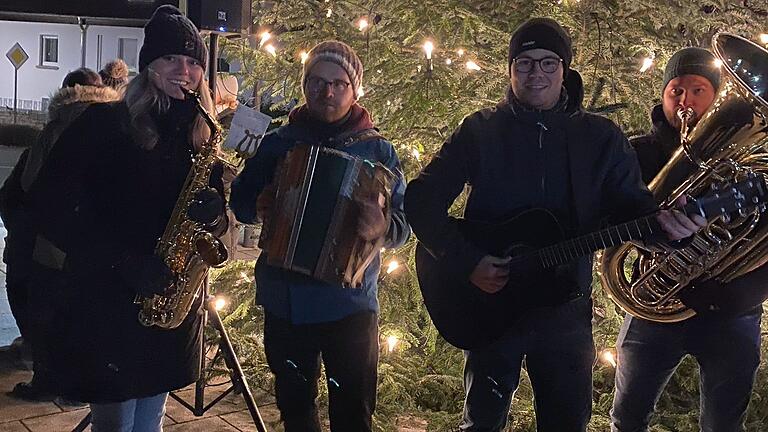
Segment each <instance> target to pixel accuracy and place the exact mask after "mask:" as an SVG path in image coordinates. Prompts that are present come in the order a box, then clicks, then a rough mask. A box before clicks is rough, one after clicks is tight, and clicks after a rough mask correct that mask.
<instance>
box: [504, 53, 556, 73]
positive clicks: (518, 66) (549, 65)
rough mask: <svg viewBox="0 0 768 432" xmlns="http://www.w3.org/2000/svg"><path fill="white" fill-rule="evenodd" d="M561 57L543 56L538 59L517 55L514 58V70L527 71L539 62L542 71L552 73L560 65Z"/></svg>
mask: <svg viewBox="0 0 768 432" xmlns="http://www.w3.org/2000/svg"><path fill="white" fill-rule="evenodd" d="M562 62H563V59H561V58H557V57H544V58H540V59H532V58H530V57H518V58H516V59H515V60H514V65H515V72H521V73H528V72H530V71H532V70H533V65H535V64H536V63H538V64H539V68H540V69H541V71H542V72H545V73H552V72H555V71H556V70H557V68H558V66H560V63H562Z"/></svg>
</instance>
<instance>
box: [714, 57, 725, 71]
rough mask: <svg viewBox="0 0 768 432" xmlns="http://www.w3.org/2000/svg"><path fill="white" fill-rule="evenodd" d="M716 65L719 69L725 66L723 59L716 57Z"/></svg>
mask: <svg viewBox="0 0 768 432" xmlns="http://www.w3.org/2000/svg"><path fill="white" fill-rule="evenodd" d="M715 67H716V68H718V69H720V68H721V67H723V61H722V60H720V59H715Z"/></svg>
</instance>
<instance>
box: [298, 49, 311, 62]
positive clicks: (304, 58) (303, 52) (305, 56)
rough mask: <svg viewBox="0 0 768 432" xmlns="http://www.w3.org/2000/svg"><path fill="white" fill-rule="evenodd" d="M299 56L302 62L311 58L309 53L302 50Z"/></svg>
mask: <svg viewBox="0 0 768 432" xmlns="http://www.w3.org/2000/svg"><path fill="white" fill-rule="evenodd" d="M299 57H300V58H301V64H304V63H306V62H307V59H308V58H309V53H308V52H306V51H302V52H300V53H299Z"/></svg>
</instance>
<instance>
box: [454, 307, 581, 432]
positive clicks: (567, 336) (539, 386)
mask: <svg viewBox="0 0 768 432" xmlns="http://www.w3.org/2000/svg"><path fill="white" fill-rule="evenodd" d="M591 320H592V301H591V300H590V299H589V298H580V299H578V300H574V301H571V302H569V303H566V304H564V305H560V306H556V307H552V308H541V309H537V310H535V311H532V312H530V313H529V314H527V315H526V316H525V317H523V319H522V320H521V321H520V322H519V323H517V324H516V325H515V327H514V328H511V329H510V330H509V331H508V332H507V333H506V334H505V335H504V336H503V337H502V338H501V339H499V340H498V341H496V342H494V343H493V344H491V345H490V346H487V347H484V348H482V349H478V350H473V351H465V352H464V356H465V360H466V362H465V365H464V385H465V389H466V399H465V402H464V419H463V422H462V424H461V426H460V429H461V430H462V431H473V432H486V431H500V430H502V429H504V427H505V426H506V423H507V416H508V413H509V407H510V404H511V401H512V397H513V395H514V393H515V390H517V386H518V384H519V380H520V368H521V365H522V361H523V358H525V365H526V370H527V372H528V376H529V377H530V379H531V385H532V386H533V392H534V399H535V406H536V424H537V430H538V431H547V432H583V431H586V427H587V424H588V423H589V418H590V416H591V414H592V366H593V364H594V360H595V347H594V343H593V341H592V321H591Z"/></svg>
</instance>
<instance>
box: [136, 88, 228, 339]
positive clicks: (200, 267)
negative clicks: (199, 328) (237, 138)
mask: <svg viewBox="0 0 768 432" xmlns="http://www.w3.org/2000/svg"><path fill="white" fill-rule="evenodd" d="M181 89H182V91H184V93H185V95H186V97H187V98H192V99H193V100H194V101H195V103H196V105H197V110H198V111H199V112H200V115H202V117H203V119H204V120H205V121H206V123H207V124H208V127H209V128H210V130H211V138H210V139H209V140H207V141H206V142H205V143H204V144H203V146H202V148H201V149H200V151H199V152H197V154H195V156H194V157H193V159H192V167H191V168H190V170H189V174H187V179H186V181H185V182H184V186H183V187H182V189H181V194H180V195H179V197H178V198H177V199H176V205H175V206H174V208H173V213H171V218H170V220H169V221H168V224H166V226H165V231H164V232H163V236H162V237H160V239H159V240H158V242H157V245H156V246H155V255H157V256H159V257H161V258H162V259H163V261H164V262H165V264H166V265H168V268H170V269H171V272H173V275H174V282H173V285H171V287H170V288H168V289H167V290H166V292H165V293H163V294H162V295H153V296H152V297H141V296H139V297H137V298H136V300H135V302H136V303H137V304H139V305H141V310H140V311H139V322H141V323H142V324H143V325H145V326H147V327H149V326H157V327H161V328H165V329H174V328H176V327H178V326H179V325H181V323H182V322H183V321H184V319H185V318H186V317H187V315H188V314H189V310H190V309H191V308H192V303H193V302H194V301H195V299H196V298H197V297H198V296H199V295H200V288H201V287H202V284H203V282H204V281H205V277H206V276H207V275H208V269H209V268H210V267H219V266H221V265H223V264H224V262H226V261H227V259H228V257H229V254H228V252H227V248H226V247H225V246H224V243H222V242H221V240H219V239H218V238H216V237H215V236H214V235H213V234H211V233H209V232H208V231H205V230H203V229H202V228H201V227H200V226H199V224H197V223H195V222H194V221H192V220H190V219H189V218H188V217H187V209H188V208H189V205H190V203H191V202H192V199H194V196H195V194H196V193H197V192H198V191H200V190H202V189H205V188H207V187H208V181H209V178H210V176H211V168H212V167H213V164H214V163H215V162H216V161H217V160H218V155H217V151H218V148H219V145H220V144H221V141H222V140H223V138H222V133H221V126H219V124H218V122H217V121H216V120H215V119H214V118H213V117H211V115H210V114H209V113H208V112H207V111H206V110H205V108H204V107H203V105H202V103H201V102H200V95H199V94H197V93H195V92H192V91H189V90H187V89H185V88H183V87H182V88H181Z"/></svg>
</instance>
